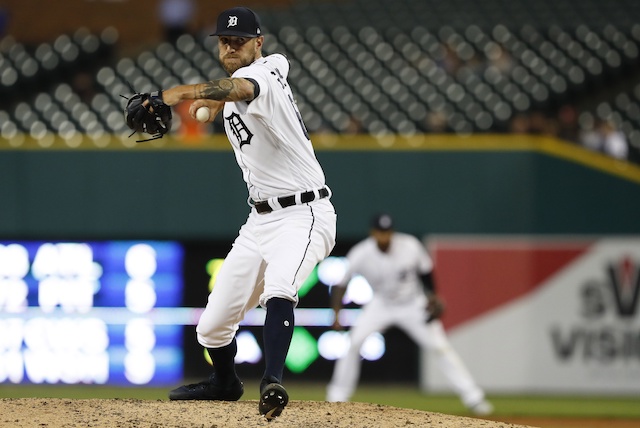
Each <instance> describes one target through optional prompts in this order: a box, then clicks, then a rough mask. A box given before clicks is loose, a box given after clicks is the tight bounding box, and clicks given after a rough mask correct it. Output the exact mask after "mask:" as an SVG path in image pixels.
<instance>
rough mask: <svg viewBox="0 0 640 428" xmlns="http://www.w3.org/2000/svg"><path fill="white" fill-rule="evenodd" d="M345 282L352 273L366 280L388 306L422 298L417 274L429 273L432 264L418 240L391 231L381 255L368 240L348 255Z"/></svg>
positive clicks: (421, 288) (376, 247) (359, 244)
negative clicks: (387, 246)
mask: <svg viewBox="0 0 640 428" xmlns="http://www.w3.org/2000/svg"><path fill="white" fill-rule="evenodd" d="M347 260H348V262H349V263H348V266H349V268H348V272H347V274H346V276H345V279H346V280H347V281H348V279H349V278H351V277H352V276H353V275H354V274H360V275H362V276H364V277H365V279H366V280H367V282H368V283H369V285H370V286H371V288H372V289H373V292H374V294H376V295H378V296H379V297H381V298H382V299H384V300H385V301H386V302H388V303H402V302H408V301H412V300H414V299H417V298H421V296H423V295H424V291H423V285H422V282H421V281H420V278H419V275H422V274H426V273H429V272H430V271H431V269H432V268H433V262H432V261H431V258H430V257H429V255H428V254H427V252H426V250H425V248H424V246H423V245H422V244H421V243H420V241H419V240H418V239H417V238H416V237H414V236H412V235H408V234H405V233H399V232H394V233H393V235H392V236H391V245H390V246H389V250H388V252H386V253H384V252H382V251H380V249H379V248H378V246H377V244H376V241H375V239H373V238H372V237H369V238H367V239H365V240H364V241H361V242H359V243H358V244H356V245H355V246H354V247H353V248H352V249H351V250H350V251H349V253H348V254H347Z"/></svg>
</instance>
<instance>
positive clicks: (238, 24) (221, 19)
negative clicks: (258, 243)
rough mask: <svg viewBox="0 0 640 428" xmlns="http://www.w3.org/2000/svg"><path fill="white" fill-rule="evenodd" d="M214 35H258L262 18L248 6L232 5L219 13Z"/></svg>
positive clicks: (260, 33)
mask: <svg viewBox="0 0 640 428" xmlns="http://www.w3.org/2000/svg"><path fill="white" fill-rule="evenodd" d="M211 35H212V36H237V37H258V36H260V35H262V32H261V31H260V18H258V15H256V13H255V12H254V11H252V10H251V9H249V8H248V7H232V8H231V9H227V10H225V11H223V12H221V13H220V15H218V23H217V25H216V32H215V33H213V34H211Z"/></svg>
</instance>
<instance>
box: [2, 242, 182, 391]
mask: <svg viewBox="0 0 640 428" xmlns="http://www.w3.org/2000/svg"><path fill="white" fill-rule="evenodd" d="M182 263H183V249H182V246H181V245H179V244H178V243H175V242H138V241H136V242H132V241H103V242H34V241H29V242H0V382H11V383H35V384H41V383H69V384H71V383H87V384H106V383H109V384H119V385H157V384H167V383H175V382H180V381H181V379H182V367H183V361H182V358H183V356H182V355H183V354H182V334H183V330H182V326H181V325H179V324H172V323H171V322H169V323H165V322H162V321H163V320H159V321H160V322H155V321H154V319H157V318H159V317H158V316H154V314H156V312H158V311H162V310H166V309H168V308H175V307H179V306H181V304H182V294H183V276H182Z"/></svg>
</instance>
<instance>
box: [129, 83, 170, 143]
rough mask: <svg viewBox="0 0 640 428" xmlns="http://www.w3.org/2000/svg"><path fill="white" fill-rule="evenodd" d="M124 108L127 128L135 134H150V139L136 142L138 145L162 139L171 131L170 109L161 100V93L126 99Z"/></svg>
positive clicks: (156, 92) (135, 95)
mask: <svg viewBox="0 0 640 428" xmlns="http://www.w3.org/2000/svg"><path fill="white" fill-rule="evenodd" d="M127 100H128V101H127V106H126V107H125V108H124V120H125V121H126V122H127V126H128V127H129V128H130V129H132V130H133V133H132V134H131V135H133V134H134V133H136V132H144V133H147V134H151V138H147V139H146V140H138V141H137V142H138V143H141V142H143V141H149V140H156V139H158V138H162V137H163V136H164V134H166V133H167V132H169V131H170V130H171V119H172V117H173V116H172V114H171V107H169V106H168V105H167V104H165V103H164V101H163V100H162V91H155V92H151V93H142V94H141V93H137V94H134V95H133V96H132V97H131V98H128V99H127Z"/></svg>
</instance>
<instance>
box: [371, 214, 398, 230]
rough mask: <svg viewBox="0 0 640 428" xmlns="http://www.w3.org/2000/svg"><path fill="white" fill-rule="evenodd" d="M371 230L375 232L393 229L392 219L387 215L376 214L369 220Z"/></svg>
mask: <svg viewBox="0 0 640 428" xmlns="http://www.w3.org/2000/svg"><path fill="white" fill-rule="evenodd" d="M371 228H372V229H376V230H383V231H384V230H391V229H393V218H392V217H391V216H390V215H389V214H378V215H377V216H375V217H373V219H372V220H371Z"/></svg>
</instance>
